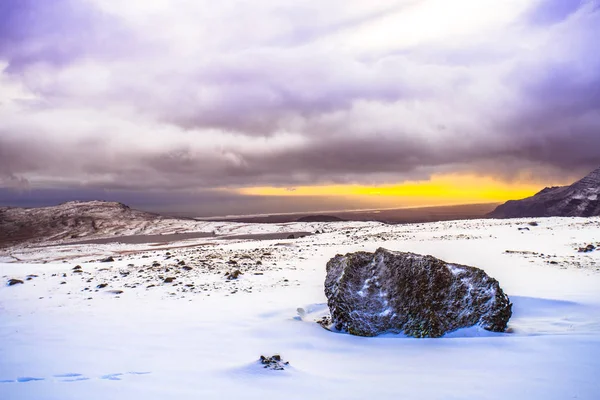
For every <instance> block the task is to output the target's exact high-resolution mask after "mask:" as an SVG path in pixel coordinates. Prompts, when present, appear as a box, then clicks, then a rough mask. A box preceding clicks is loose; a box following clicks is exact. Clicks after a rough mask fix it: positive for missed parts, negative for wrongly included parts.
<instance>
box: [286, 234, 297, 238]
mask: <svg viewBox="0 0 600 400" xmlns="http://www.w3.org/2000/svg"><path fill="white" fill-rule="evenodd" d="M287 238H288V239H296V236H294V235H288V237H287Z"/></svg>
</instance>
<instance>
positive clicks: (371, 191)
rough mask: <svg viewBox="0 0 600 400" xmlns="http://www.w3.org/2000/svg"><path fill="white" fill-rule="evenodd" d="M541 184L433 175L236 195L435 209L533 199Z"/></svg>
mask: <svg viewBox="0 0 600 400" xmlns="http://www.w3.org/2000/svg"><path fill="white" fill-rule="evenodd" d="M540 189H541V188H540V186H539V185H534V184H529V183H518V182H517V183H506V182H501V181H497V180H495V179H492V178H489V177H478V176H474V175H434V176H432V177H431V179H430V180H427V181H410V182H404V183H400V184H395V185H381V186H363V185H323V186H298V187H293V188H281V187H247V188H242V189H238V190H237V192H238V193H240V194H243V195H247V196H286V197H299V196H313V197H319V196H323V197H344V198H356V199H362V200H364V201H369V200H371V201H378V202H382V203H384V204H382V205H385V206H392V205H394V204H398V205H399V206H432V205H452V204H474V203H492V202H503V201H506V200H513V199H521V198H525V197H529V196H532V195H533V194H535V193H536V192H538V191H539V190H540Z"/></svg>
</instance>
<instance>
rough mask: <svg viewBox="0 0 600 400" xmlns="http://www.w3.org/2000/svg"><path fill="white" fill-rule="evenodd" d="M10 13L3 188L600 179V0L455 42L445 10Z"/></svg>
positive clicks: (491, 19)
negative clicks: (592, 175)
mask: <svg viewBox="0 0 600 400" xmlns="http://www.w3.org/2000/svg"><path fill="white" fill-rule="evenodd" d="M463 3H464V4H463ZM1 4H2V5H1V6H0V7H2V9H1V10H0V11H2V12H1V13H0V63H4V64H0V65H4V68H5V69H4V72H3V73H2V75H0V92H1V93H0V119H1V120H2V122H3V123H2V126H0V156H1V157H0V187H5V188H8V187H18V188H20V189H23V188H26V187H27V185H32V186H33V187H37V188H39V187H58V188H64V189H65V190H69V188H76V189H77V190H92V191H93V190H101V189H110V190H117V191H127V190H135V191H137V192H138V193H139V192H141V191H144V190H154V191H157V190H173V191H181V190H201V191H204V192H206V191H207V190H209V189H211V188H214V187H239V186H265V185H278V186H284V187H288V186H294V185H300V184H303V185H309V184H320V183H383V182H398V181H402V180H404V179H426V178H427V177H428V176H430V175H431V174H432V173H452V172H469V173H476V174H477V173H480V174H486V175H492V176H497V177H501V178H504V179H511V178H513V177H522V176H523V174H524V173H525V175H527V172H529V173H531V172H532V171H535V173H536V174H537V175H538V176H544V177H547V178H548V179H563V178H565V177H571V176H572V175H574V174H582V173H585V172H587V171H588V170H591V169H593V168H594V167H596V166H597V165H599V164H600V117H599V114H598V110H599V109H600V98H599V93H600V45H599V41H598V40H597V37H598V34H599V32H598V31H599V28H598V26H600V11H599V10H598V7H597V5H598V3H597V2H596V1H587V2H569V1H567V2H559V1H558V0H556V1H554V0H552V1H547V2H540V1H531V2H530V6H529V7H524V8H522V9H521V8H519V9H518V10H512V9H510V8H506V9H503V8H502V7H508V6H505V5H496V6H494V7H497V8H498V12H497V13H498V14H499V15H501V14H502V10H504V11H506V10H508V11H510V12H511V13H512V14H509V15H510V18H509V19H507V20H503V19H498V20H496V17H495V13H496V12H489V13H488V14H486V15H484V16H483V17H482V18H484V17H485V18H488V19H487V20H485V21H484V22H485V24H483V25H482V26H479V25H477V22H478V21H475V22H472V20H464V21H462V22H461V23H457V24H456V26H454V25H452V26H450V27H447V28H446V29H450V30H449V31H448V32H443V35H442V34H440V36H439V37H438V36H435V35H434V37H432V35H433V34H432V33H431V32H436V30H435V29H433V28H436V29H437V26H438V25H440V24H443V23H444V22H445V21H444V20H443V19H439V18H440V16H439V15H440V14H439V13H435V14H429V10H430V9H431V10H434V9H435V8H434V7H438V6H439V5H437V4H438V3H436V1H434V0H422V1H400V2H399V1H385V0H380V1H377V2H376V4H375V3H374V4H373V5H372V8H369V7H367V6H366V5H365V4H364V2H349V3H346V2H337V1H336V0H332V1H331V2H316V1H315V2H313V1H312V0H305V1H304V3H303V4H304V7H305V11H304V14H303V13H299V14H294V12H292V11H294V10H296V7H300V6H296V5H295V6H294V7H292V8H291V9H288V8H286V7H280V6H278V5H277V4H275V2H273V3H271V2H269V1H266V0H265V1H262V2H258V3H256V4H254V5H253V6H250V5H246V4H245V3H244V4H240V5H239V9H236V10H231V9H229V8H227V7H221V6H220V5H218V4H213V3H211V6H210V7H209V6H208V5H207V4H204V5H203V4H201V3H196V2H181V3H178V5H179V7H168V6H167V7H165V8H160V7H159V8H157V9H153V8H152V7H154V6H153V5H150V4H147V3H145V2H136V1H132V2H128V3H127V5H123V4H120V3H119V2H111V1H103V2H95V1H89V2H80V1H77V2H75V1H68V0H60V1H56V2H52V6H50V5H49V4H50V2H34V1H14V0H10V1H5V2H3V3H1ZM153 4H154V3H153ZM156 4H159V5H160V4H161V2H156ZM164 4H165V5H168V2H165V3H164ZM472 4H475V3H472ZM472 4H471V3H468V1H467V0H465V1H462V2H457V7H458V6H464V7H466V8H465V9H468V7H467V6H469V7H470V6H472ZM477 4H479V3H477ZM493 4H494V2H490V6H489V7H492V6H493ZM507 4H508V3H507ZM341 5H346V6H345V7H343V8H340V7H341ZM207 7H208V8H207ZM515 7H516V6H515ZM519 7H523V6H522V5H521V6H519ZM338 9H339V10H340V13H342V14H343V15H337V14H336V13H335V12H334V11H335V10H338ZM207 10H208V11H207ZM422 10H425V11H422ZM201 11H202V12H201ZM459 11H460V10H459ZM508 11H507V12H508ZM231 13H233V14H231ZM419 13H421V14H419ZM242 14H243V15H250V17H247V18H237V17H239V16H240V15H242ZM299 15H300V17H299ZM302 15H308V16H310V15H314V17H306V18H303V17H301V16H302ZM423 15H425V16H426V17H427V18H428V17H431V18H432V19H435V18H438V20H434V22H432V27H433V28H431V30H427V29H426V28H427V26H426V25H427V23H428V20H427V19H424V20H423V21H422V23H416V22H415V19H416V18H423ZM502 15H503V14H502ZM234 17H235V18H234ZM498 18H499V17H498ZM233 19H235V20H236V21H237V23H236V24H232V25H231V26H229V27H228V28H227V29H226V28H224V27H223V25H222V23H221V22H219V21H224V20H228V21H229V20H233ZM290 21H291V22H290ZM459 22H460V21H459ZM471 23H472V24H475V25H473V27H471V28H469V29H471V31H469V32H468V34H466V33H464V32H463V31H462V30H461V29H463V28H464V26H470V25H469V24H471ZM410 24H413V25H411V29H412V30H410V31H408V32H409V33H412V34H411V35H407V34H405V32H403V31H399V32H396V34H394V33H395V31H394V29H402V27H403V26H406V25H410ZM421 25H425V28H423V27H422V26H421ZM386 27H388V28H386ZM384 28H385V29H392V31H391V33H390V32H388V31H386V30H385V29H384ZM382 29H383V30H382ZM407 29H408V28H407ZM440 29H441V28H440ZM452 29H458V31H457V32H454V31H452ZM464 29H467V28H464ZM480 31H481V32H480ZM530 175H531V174H530ZM211 198H212V197H211Z"/></svg>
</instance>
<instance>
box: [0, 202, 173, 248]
mask: <svg viewBox="0 0 600 400" xmlns="http://www.w3.org/2000/svg"><path fill="white" fill-rule="evenodd" d="M166 220H168V219H166V218H164V217H161V216H159V215H156V214H151V213H147V212H143V211H138V210H133V209H131V208H129V207H128V206H126V205H124V204H121V203H116V202H104V201H88V202H79V201H71V202H68V203H63V204H60V205H58V206H53V207H41V208H13V207H1V208H0V247H2V246H11V245H15V244H19V243H25V242H40V241H55V240H64V239H75V238H94V237H102V236H109V235H122V234H132V233H142V232H147V231H148V230H151V228H152V227H153V226H154V225H155V224H156V223H157V222H158V221H166Z"/></svg>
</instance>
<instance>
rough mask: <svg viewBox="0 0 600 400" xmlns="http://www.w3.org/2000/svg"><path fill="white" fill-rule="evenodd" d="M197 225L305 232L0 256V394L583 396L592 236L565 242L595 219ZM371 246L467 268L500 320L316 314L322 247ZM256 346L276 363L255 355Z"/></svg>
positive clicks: (592, 363) (599, 265) (588, 367)
mask: <svg viewBox="0 0 600 400" xmlns="http://www.w3.org/2000/svg"><path fill="white" fill-rule="evenodd" d="M533 221H535V222H537V223H538V225H537V226H532V225H530V224H529V223H531V222H533ZM205 228H206V230H207V231H212V230H215V231H218V232H219V233H223V234H235V233H238V234H242V233H243V234H248V233H272V232H299V231H310V232H315V231H317V230H318V231H320V232H323V233H319V234H316V235H313V236H307V237H304V238H297V239H286V240H266V241H265V240H263V241H257V240H239V239H233V240H223V239H205V238H202V239H194V240H188V241H185V242H178V243H170V244H152V245H121V244H106V245H79V246H55V247H45V248H19V249H15V251H14V252H13V251H11V250H10V249H9V250H8V251H5V252H3V253H1V254H0V257H2V258H1V259H0V277H1V278H2V280H3V282H7V281H8V279H10V278H16V279H22V280H24V282H25V283H24V284H19V285H14V286H6V285H4V284H3V285H2V286H0V399H2V400H27V399H35V400H45V399H48V400H50V399H56V400H58V399H60V400H68V399H78V400H80V399H86V400H88V399H145V400H151V399H165V398H170V399H265V398H271V397H273V396H280V397H281V398H285V399H307V398H314V399H366V398H378V399H387V398H390V399H391V398H394V399H398V398H400V399H502V400H506V399H573V398H576V399H590V400H592V399H598V398H600V380H598V376H599V375H600V250H596V251H592V252H588V253H580V252H578V251H577V249H578V248H579V247H585V246H587V245H588V244H594V245H597V244H599V243H600V218H589V219H582V218H549V219H535V220H532V219H523V220H498V221H494V220H476V221H454V222H439V223H432V224H415V225H396V226H389V225H383V224H379V223H369V222H336V223H302V224H300V223H290V224H281V225H250V224H237V223H216V222H207V223H206V227H205ZM519 228H520V229H521V230H520V229H519ZM378 247H385V248H388V249H391V250H401V251H413V252H417V253H423V254H431V255H434V256H436V257H439V258H442V259H444V260H446V261H449V262H455V263H460V264H466V265H472V266H476V267H479V268H482V269H484V270H485V271H486V272H487V273H488V274H489V275H491V276H493V277H495V278H496V279H498V280H499V281H500V284H501V286H502V288H503V289H504V290H505V292H506V293H507V294H508V295H509V296H510V298H511V301H512V302H513V304H514V306H513V311H514V312H513V317H512V319H511V321H510V323H509V327H510V328H511V329H510V330H511V331H512V332H511V333H502V334H496V333H490V332H487V331H482V330H480V329H478V328H469V329H463V330H459V331H456V332H453V333H451V334H449V335H447V336H445V337H443V338H440V339H412V338H407V337H403V336H400V335H384V336H381V337H376V338H360V337H353V336H350V335H345V334H338V333H332V332H329V331H326V330H324V329H323V328H321V327H320V326H319V325H318V324H316V323H315V322H314V321H315V320H316V319H318V318H319V317H321V316H322V315H323V314H324V313H325V312H326V310H327V306H326V304H325V302H326V299H325V296H324V294H323V281H324V278H325V264H326V262H327V260H329V259H330V258H331V257H333V256H334V255H335V254H337V253H346V252H351V251H357V250H367V251H374V250H375V249H376V248H378ZM167 253H168V254H167ZM107 256H113V257H114V259H115V261H114V262H103V263H101V262H98V260H99V259H101V258H104V257H107ZM44 262H45V263H44ZM76 265H80V266H81V271H82V272H77V271H74V270H73V268H74V267H75V266H76ZM236 269H239V270H240V271H241V272H242V273H243V274H242V275H240V277H239V278H238V279H237V280H228V279H227V278H226V277H225V273H226V272H229V271H233V270H236ZM28 275H29V278H30V280H26V279H27V277H28ZM31 275H37V276H36V277H33V276H31ZM168 278H173V279H168ZM99 286H100V288H99ZM120 291H122V293H120ZM298 308H302V309H303V311H300V313H299V312H298ZM274 354H280V355H281V356H282V358H283V359H284V360H285V361H289V362H290V365H289V366H288V367H286V369H285V370H284V371H274V370H270V369H264V368H262V365H260V364H259V362H258V359H259V357H260V356H261V355H265V356H272V355H274Z"/></svg>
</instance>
